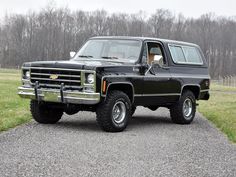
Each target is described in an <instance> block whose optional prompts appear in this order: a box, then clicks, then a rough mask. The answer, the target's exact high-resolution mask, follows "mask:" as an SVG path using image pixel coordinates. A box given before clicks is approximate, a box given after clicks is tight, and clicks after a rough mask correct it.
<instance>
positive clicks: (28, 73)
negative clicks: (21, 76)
mask: <svg viewBox="0 0 236 177" xmlns="http://www.w3.org/2000/svg"><path fill="white" fill-rule="evenodd" d="M25 78H26V79H29V78H30V72H29V71H26V72H25Z"/></svg>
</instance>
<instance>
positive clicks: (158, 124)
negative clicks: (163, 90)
mask: <svg viewBox="0 0 236 177" xmlns="http://www.w3.org/2000/svg"><path fill="white" fill-rule="evenodd" d="M0 176H1V177H5V176H9V177H15V176H32V177H37V176H45V177H49V176H55V177H56V176H61V177H67V176H83V177H86V176H101V177H105V176H109V177H113V176H114V177H116V176H120V177H125V176H132V177H138V176H140V177H144V176H155V177H156V176H165V177H166V176H171V177H174V176H180V177H184V176H188V177H190V176H201V177H202V176H207V177H210V176H227V177H229V176H232V177H235V176H236V145H234V144H232V143H230V142H229V141H228V140H227V138H226V137H225V136H224V135H223V134H222V133H220V132H219V131H218V130H217V129H216V128H214V126H212V125H211V124H210V123H209V122H208V121H206V120H205V119H204V118H202V117H201V116H200V115H199V114H198V115H197V117H196V119H195V120H194V122H193V123H192V124H191V125H176V124H172V123H171V121H170V118H169V113H168V111H167V110H166V109H159V110H157V111H155V112H153V111H150V110H148V109H145V108H138V110H137V111H136V113H135V115H134V119H133V120H132V121H131V122H130V124H129V126H128V128H127V129H126V130H125V131H124V132H122V133H106V132H103V131H101V130H100V129H99V127H98V126H97V124H96V121H95V114H94V113H87V112H81V113H79V114H76V115H75V116H72V117H67V116H66V115H65V116H64V117H63V119H62V120H61V121H60V122H59V123H58V124H56V125H40V124H37V123H35V122H34V121H32V122H30V123H28V124H26V125H23V126H19V127H17V128H15V129H12V130H10V131H8V132H3V133H1V134H0Z"/></svg>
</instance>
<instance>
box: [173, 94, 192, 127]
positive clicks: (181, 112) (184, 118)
mask: <svg viewBox="0 0 236 177" xmlns="http://www.w3.org/2000/svg"><path fill="white" fill-rule="evenodd" d="M195 113H196V98H195V95H194V94H193V92H191V91H189V90H186V91H184V92H183V94H182V96H181V98H180V100H179V101H178V102H177V103H176V104H175V105H173V106H172V107H171V108H170V115H171V119H172V121H173V122H174V123H177V124H190V123H191V122H192V121H193V119H194V117H195Z"/></svg>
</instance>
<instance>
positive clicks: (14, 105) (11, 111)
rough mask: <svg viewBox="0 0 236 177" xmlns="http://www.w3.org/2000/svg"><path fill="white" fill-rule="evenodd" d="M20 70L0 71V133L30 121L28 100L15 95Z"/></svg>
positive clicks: (18, 83)
mask: <svg viewBox="0 0 236 177" xmlns="http://www.w3.org/2000/svg"><path fill="white" fill-rule="evenodd" d="M20 75H21V74H20V70H9V69H1V70H0V131H4V130H7V129H9V128H12V127H15V126H17V125H20V124H22V123H25V122H27V121H29V120H30V119H31V116H30V112H29V100H25V99H24V100H23V99H21V98H20V97H19V96H18V95H17V87H18V86H19V85H20V84H21V82H20Z"/></svg>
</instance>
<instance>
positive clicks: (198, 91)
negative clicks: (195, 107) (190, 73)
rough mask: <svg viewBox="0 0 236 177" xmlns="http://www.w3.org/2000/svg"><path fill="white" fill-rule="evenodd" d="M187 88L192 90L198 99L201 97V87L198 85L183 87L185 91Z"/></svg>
mask: <svg viewBox="0 0 236 177" xmlns="http://www.w3.org/2000/svg"><path fill="white" fill-rule="evenodd" d="M185 90H190V91H192V92H193V94H194V95H195V98H196V99H198V98H199V95H200V88H199V87H198V86H191V85H189V86H185V87H184V88H183V91H185ZM183 91H182V93H183Z"/></svg>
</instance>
